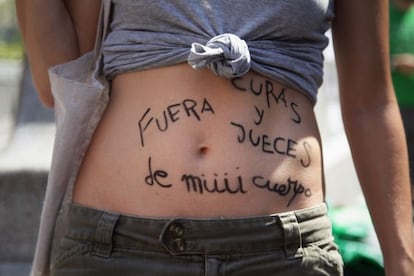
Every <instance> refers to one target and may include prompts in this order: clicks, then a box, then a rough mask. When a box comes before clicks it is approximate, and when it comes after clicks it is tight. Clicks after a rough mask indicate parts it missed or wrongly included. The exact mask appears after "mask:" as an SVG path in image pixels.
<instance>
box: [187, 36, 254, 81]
mask: <svg viewBox="0 0 414 276" xmlns="http://www.w3.org/2000/svg"><path fill="white" fill-rule="evenodd" d="M187 60H188V63H189V64H190V65H191V66H192V67H193V68H195V69H197V68H202V67H205V66H207V67H208V68H210V69H211V70H212V71H213V72H214V73H216V74H217V75H219V76H221V77H225V78H234V77H239V76H242V75H244V74H246V73H247V72H248V71H249V70H250V52H249V48H248V47H247V43H246V41H244V40H242V39H241V38H240V37H238V36H237V35H234V34H221V35H218V36H215V37H213V38H212V39H210V40H209V41H208V42H207V44H206V45H202V44H200V43H196V42H194V43H192V44H191V51H190V54H189V56H188V58H187Z"/></svg>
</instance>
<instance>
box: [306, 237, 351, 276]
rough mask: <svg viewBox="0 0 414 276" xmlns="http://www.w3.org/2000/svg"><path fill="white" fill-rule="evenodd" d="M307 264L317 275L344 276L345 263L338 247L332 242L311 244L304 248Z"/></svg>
mask: <svg viewBox="0 0 414 276" xmlns="http://www.w3.org/2000/svg"><path fill="white" fill-rule="evenodd" d="M304 252H305V257H304V259H305V263H306V265H307V266H310V267H309V268H311V269H312V270H313V271H319V272H320V274H317V275H330V276H334V275H335V276H336V275H340V276H342V275H343V261H342V256H341V255H340V254H339V250H338V246H337V245H336V244H335V242H333V241H332V240H329V241H325V242H320V243H317V244H310V245H308V246H306V247H305V248H304Z"/></svg>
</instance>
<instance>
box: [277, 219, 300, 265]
mask: <svg viewBox="0 0 414 276" xmlns="http://www.w3.org/2000/svg"><path fill="white" fill-rule="evenodd" d="M279 220H280V224H281V226H282V229H283V234H284V239H285V241H284V248H285V254H286V257H287V258H288V259H295V258H300V257H303V248H302V235H301V233H300V228H299V223H298V220H297V218H296V215H295V213H294V212H287V213H284V214H281V215H279Z"/></svg>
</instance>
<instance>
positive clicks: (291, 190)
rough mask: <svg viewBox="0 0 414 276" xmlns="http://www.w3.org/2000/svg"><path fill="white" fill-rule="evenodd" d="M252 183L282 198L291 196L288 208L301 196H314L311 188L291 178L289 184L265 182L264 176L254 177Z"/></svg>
mask: <svg viewBox="0 0 414 276" xmlns="http://www.w3.org/2000/svg"><path fill="white" fill-rule="evenodd" d="M252 183H253V185H255V186H256V187H258V188H261V189H266V190H268V191H270V192H274V193H276V194H278V195H280V196H289V195H290V199H289V202H288V204H287V205H286V207H289V206H290V204H292V202H293V200H294V199H295V198H296V197H297V196H298V195H300V194H303V195H304V196H305V197H311V196H312V191H311V190H310V189H309V188H305V187H304V186H303V185H302V184H301V183H299V182H298V181H297V180H292V179H291V178H290V177H289V178H288V180H287V183H271V182H270V180H265V179H264V177H262V176H254V177H253V178H252Z"/></svg>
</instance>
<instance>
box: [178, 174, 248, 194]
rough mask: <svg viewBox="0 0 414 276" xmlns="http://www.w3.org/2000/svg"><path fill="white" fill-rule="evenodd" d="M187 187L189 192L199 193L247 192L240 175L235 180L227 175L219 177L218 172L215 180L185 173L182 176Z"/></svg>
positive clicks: (182, 180)
mask: <svg viewBox="0 0 414 276" xmlns="http://www.w3.org/2000/svg"><path fill="white" fill-rule="evenodd" d="M181 182H183V183H184V184H185V186H186V188H187V192H189V193H190V192H195V193H199V194H203V193H204V192H206V193H210V194H212V193H219V194H222V193H228V194H245V193H247V191H246V190H245V189H244V187H243V179H242V177H241V176H238V177H237V178H236V180H235V181H231V180H230V179H228V177H227V174H225V177H223V178H219V177H218V175H217V174H215V175H214V179H213V180H207V179H206V178H205V176H204V175H193V174H183V176H182V177H181Z"/></svg>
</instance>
